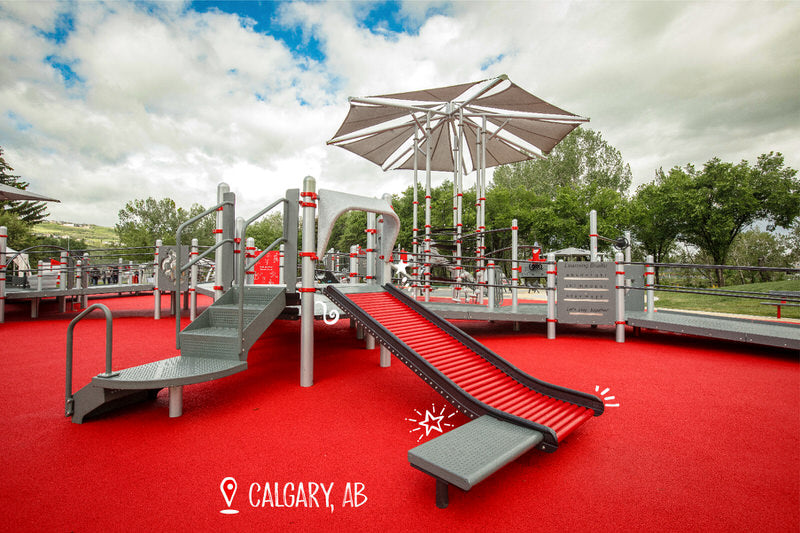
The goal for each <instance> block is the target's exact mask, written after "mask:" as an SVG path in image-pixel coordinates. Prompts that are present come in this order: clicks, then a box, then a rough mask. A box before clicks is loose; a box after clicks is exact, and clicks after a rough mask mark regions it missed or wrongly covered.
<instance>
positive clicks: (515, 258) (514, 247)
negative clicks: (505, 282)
mask: <svg viewBox="0 0 800 533" xmlns="http://www.w3.org/2000/svg"><path fill="white" fill-rule="evenodd" d="M518 233H519V226H517V219H516V218H515V219H514V220H512V221H511V311H512V312H514V313H516V312H517V311H518V310H519V304H518V301H517V286H518V285H519V274H520V267H519V244H518V241H517V239H518V235H517V234H518Z"/></svg>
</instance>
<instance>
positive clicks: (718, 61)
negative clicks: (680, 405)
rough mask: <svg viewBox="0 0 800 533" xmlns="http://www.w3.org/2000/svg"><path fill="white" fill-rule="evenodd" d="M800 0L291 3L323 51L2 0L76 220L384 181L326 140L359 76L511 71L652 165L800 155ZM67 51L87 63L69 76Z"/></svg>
mask: <svg viewBox="0 0 800 533" xmlns="http://www.w3.org/2000/svg"><path fill="white" fill-rule="evenodd" d="M799 6H800V4H797V3H791V2H790V3H777V2H775V3H750V2H734V3H724V2H722V3H720V2H715V3H691V2H689V3H672V2H668V3H657V2H646V3H645V2H629V3H628V2H614V3H588V2H576V3H568V2H456V3H452V4H450V3H444V2H406V3H404V4H403V5H402V8H401V11H400V12H398V13H396V16H397V17H398V19H399V20H405V21H410V23H411V24H412V31H410V32H408V33H397V34H395V33H392V32H391V31H389V30H387V28H388V27H391V25H383V26H381V27H380V28H377V29H376V28H372V29H370V28H367V27H365V25H364V24H363V23H361V22H360V21H361V20H363V16H364V10H365V9H367V6H366V5H365V4H360V3H357V4H350V3H347V2H323V3H309V4H306V3H300V2H292V3H287V4H283V5H282V6H280V9H279V10H278V12H277V16H278V17H279V22H281V23H282V24H284V25H285V27H286V28H290V29H291V28H301V29H302V31H303V32H304V35H305V38H306V39H307V42H312V41H313V42H318V43H319V44H320V46H321V48H322V51H323V52H324V55H325V59H324V60H322V61H315V60H313V59H309V58H307V57H303V56H302V55H301V54H299V53H298V52H297V51H296V50H291V49H289V48H288V47H287V45H286V44H285V43H284V42H282V41H280V40H277V39H276V38H274V37H272V36H269V35H265V34H263V33H258V32H257V31H255V27H254V21H243V20H242V19H240V18H239V17H236V16H234V15H230V14H225V13H221V12H213V11H212V12H209V13H203V14H198V13H195V12H194V11H191V10H187V9H185V6H184V5H183V4H180V3H175V2H166V3H163V4H156V5H155V8H156V9H155V11H153V10H150V11H147V10H143V9H141V8H140V7H139V6H137V5H135V4H133V3H122V2H114V3H109V4H105V3H95V2H78V3H52V2H2V1H0V144H2V146H3V148H4V149H5V152H6V153H5V156H6V160H7V161H8V162H9V163H10V164H11V165H12V166H14V167H15V169H16V173H17V174H20V175H22V176H23V177H24V178H25V179H26V180H27V181H29V182H31V184H32V187H31V188H32V190H37V191H39V192H42V193H44V194H48V195H52V196H56V197H59V198H60V199H61V200H62V203H61V204H56V205H53V206H52V207H51V208H50V211H51V213H52V214H53V216H54V217H55V218H62V219H70V220H74V221H78V222H95V223H103V224H109V225H113V223H114V222H116V219H117V212H118V211H119V209H121V208H122V207H123V206H124V205H125V203H126V202H127V201H130V200H132V199H134V198H143V197H147V196H154V197H159V198H160V197H165V196H168V197H171V198H173V199H175V200H176V201H177V202H178V203H179V205H183V206H186V207H188V206H189V205H190V204H192V203H202V204H204V205H206V206H208V205H211V204H212V203H213V201H214V197H215V194H216V193H215V190H216V184H217V182H218V181H220V180H225V181H227V182H228V183H229V184H230V185H231V187H232V189H233V190H234V191H235V192H237V194H238V197H239V200H240V206H241V211H242V212H244V213H245V214H247V213H250V212H253V211H255V210H257V209H258V208H259V207H261V206H263V205H265V204H266V203H269V202H271V201H272V200H274V199H275V198H276V197H278V196H279V195H281V194H282V192H283V190H284V189H286V188H289V187H299V186H300V185H301V182H302V179H303V177H304V176H305V175H308V174H310V175H314V176H315V177H317V178H318V186H319V187H323V188H339V189H343V190H356V191H369V193H370V194H374V195H376V196H379V195H380V194H382V193H384V192H399V191H400V190H401V189H402V188H404V187H406V186H408V185H409V184H410V183H411V174H410V172H402V171H396V172H389V173H382V172H381V171H380V169H378V168H377V167H376V166H375V165H372V164H371V163H369V162H367V161H366V160H362V159H360V158H358V157H357V156H355V155H353V154H351V153H349V152H346V151H344V150H341V149H339V148H334V147H329V146H326V145H325V141H326V140H327V139H329V138H330V137H331V136H332V135H333V133H334V132H335V131H336V129H337V127H338V125H339V123H340V122H341V120H342V119H343V118H344V116H345V115H346V113H347V97H348V96H363V95H370V94H379V93H386V92H399V91H403V90H410V89H419V88H427V87H436V86H440V85H449V84H455V83H463V82H467V81H475V80H478V79H483V78H488V77H491V76H494V75H497V74H500V73H506V74H508V75H509V76H510V77H511V79H512V80H513V81H515V82H516V83H517V84H519V85H520V86H522V87H524V88H526V89H527V90H529V91H530V92H533V93H534V94H536V95H538V96H540V97H542V98H544V99H546V100H548V101H551V102H552V103H554V104H556V105H558V106H560V107H563V108H565V109H567V110H569V111H572V112H575V113H578V114H581V115H584V116H588V117H590V118H591V119H592V122H591V123H590V124H589V125H588V126H589V127H591V128H594V129H598V130H599V131H600V132H601V133H602V134H603V136H604V137H605V138H606V139H607V140H608V141H609V142H610V143H611V144H612V145H614V146H616V147H617V148H619V149H620V150H621V151H622V154H623V157H625V159H626V160H628V161H629V162H630V163H631V165H632V167H633V170H634V175H635V177H636V180H637V181H638V182H641V181H644V180H649V179H651V178H652V175H653V170H654V169H655V168H658V167H665V168H669V167H671V166H673V165H684V164H686V163H689V162H693V163H696V164H702V163H703V162H705V161H706V160H708V159H710V158H711V157H714V156H719V157H721V158H723V159H727V160H738V159H741V158H748V159H750V160H753V159H755V157H756V156H758V155H759V154H761V153H763V152H766V151H769V150H778V151H782V152H784V154H785V155H786V156H787V162H788V164H789V165H791V166H793V167H794V168H798V167H800V159H798V157H800V156H798V155H797V154H800V126H798V125H797V116H800V99H798V98H797V86H798V81H800V67H798V65H800V17H799V16H798V15H800V7H799ZM65 12H69V13H71V16H72V21H73V22H72V23H73V26H74V29H73V31H71V32H70V33H69V35H68V36H67V37H66V38H65V39H64V41H63V43H57V42H55V41H54V40H53V39H49V38H48V37H47V35H46V34H47V33H48V32H53V31H54V29H55V25H56V24H59V23H63V20H62V21H61V22H59V20H60V19H59V16H60V15H61V14H62V13H65ZM425 17H427V18H425ZM53 57H57V58H58V60H59V61H61V62H62V64H65V65H69V66H70V68H72V70H73V71H74V73H75V74H76V75H77V76H78V77H79V78H80V80H79V81H75V82H74V83H72V84H65V83H64V82H63V79H62V76H61V74H60V73H59V71H58V70H56V69H55V68H53V67H52V66H51V65H50V64H49V61H52V58H53ZM47 58H51V59H50V60H48V59H47ZM445 177H446V175H437V176H436V180H437V182H438V181H440V180H442V179H444V178H445ZM471 179H472V178H468V179H467V183H471Z"/></svg>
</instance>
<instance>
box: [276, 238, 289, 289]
mask: <svg viewBox="0 0 800 533" xmlns="http://www.w3.org/2000/svg"><path fill="white" fill-rule="evenodd" d="M285 254H286V250H285V249H284V246H283V245H282V244H281V245H280V246H279V247H278V271H279V275H278V283H279V284H280V285H284V284H285V283H286V272H284V271H285V270H286V261H284V255H285ZM287 289H288V287H287Z"/></svg>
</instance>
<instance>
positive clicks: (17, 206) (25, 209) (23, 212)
mask: <svg viewBox="0 0 800 533" xmlns="http://www.w3.org/2000/svg"><path fill="white" fill-rule="evenodd" d="M13 171H14V169H13V168H11V166H10V165H9V164H8V163H6V161H5V159H4V158H3V147H2V146H0V183H2V184H3V185H8V186H10V187H16V188H18V189H22V190H25V189H27V188H28V185H30V184H29V183H28V182H27V181H23V180H22V179H21V178H20V177H19V176H14V175H12V174H9V172H13ZM0 207H3V209H4V210H5V211H7V212H9V213H13V214H14V215H16V216H17V218H18V219H19V220H20V221H21V222H22V223H23V224H25V225H27V226H31V227H32V226H35V225H36V224H39V223H40V222H43V221H44V220H45V219H46V218H47V217H48V213H47V205H46V204H45V203H44V202H29V201H8V200H0Z"/></svg>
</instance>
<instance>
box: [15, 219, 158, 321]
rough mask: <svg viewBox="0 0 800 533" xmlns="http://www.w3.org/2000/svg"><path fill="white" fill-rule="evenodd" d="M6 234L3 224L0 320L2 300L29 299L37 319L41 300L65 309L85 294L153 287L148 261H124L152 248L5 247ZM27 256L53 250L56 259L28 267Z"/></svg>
mask: <svg viewBox="0 0 800 533" xmlns="http://www.w3.org/2000/svg"><path fill="white" fill-rule="evenodd" d="M7 237H8V236H7V233H6V228H5V227H0V323H3V322H4V320H5V303H6V301H7V300H16V301H24V300H27V301H30V303H31V318H37V317H38V315H39V304H40V301H41V300H42V299H43V298H55V299H56V300H57V302H58V305H59V310H60V311H61V312H64V311H66V309H67V304H68V301H69V300H71V299H72V300H74V304H75V305H76V306H77V307H79V308H85V307H87V306H88V298H89V296H90V295H101V294H122V293H140V292H147V291H151V290H153V279H154V275H153V268H152V264H147V263H141V262H138V261H136V262H135V261H133V260H126V259H125V258H127V257H140V256H141V255H142V252H143V250H145V249H146V250H150V251H152V248H101V249H92V250H65V249H63V248H60V247H57V246H51V245H42V246H33V247H30V248H26V249H25V250H20V251H9V250H8V249H7V247H6V244H7ZM29 254H30V255H33V254H37V255H40V254H47V255H48V256H50V257H52V255H53V254H57V257H58V259H48V260H47V261H42V260H39V261H38V264H37V266H36V268H32V267H31V265H30V264H29V262H28V257H29Z"/></svg>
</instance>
